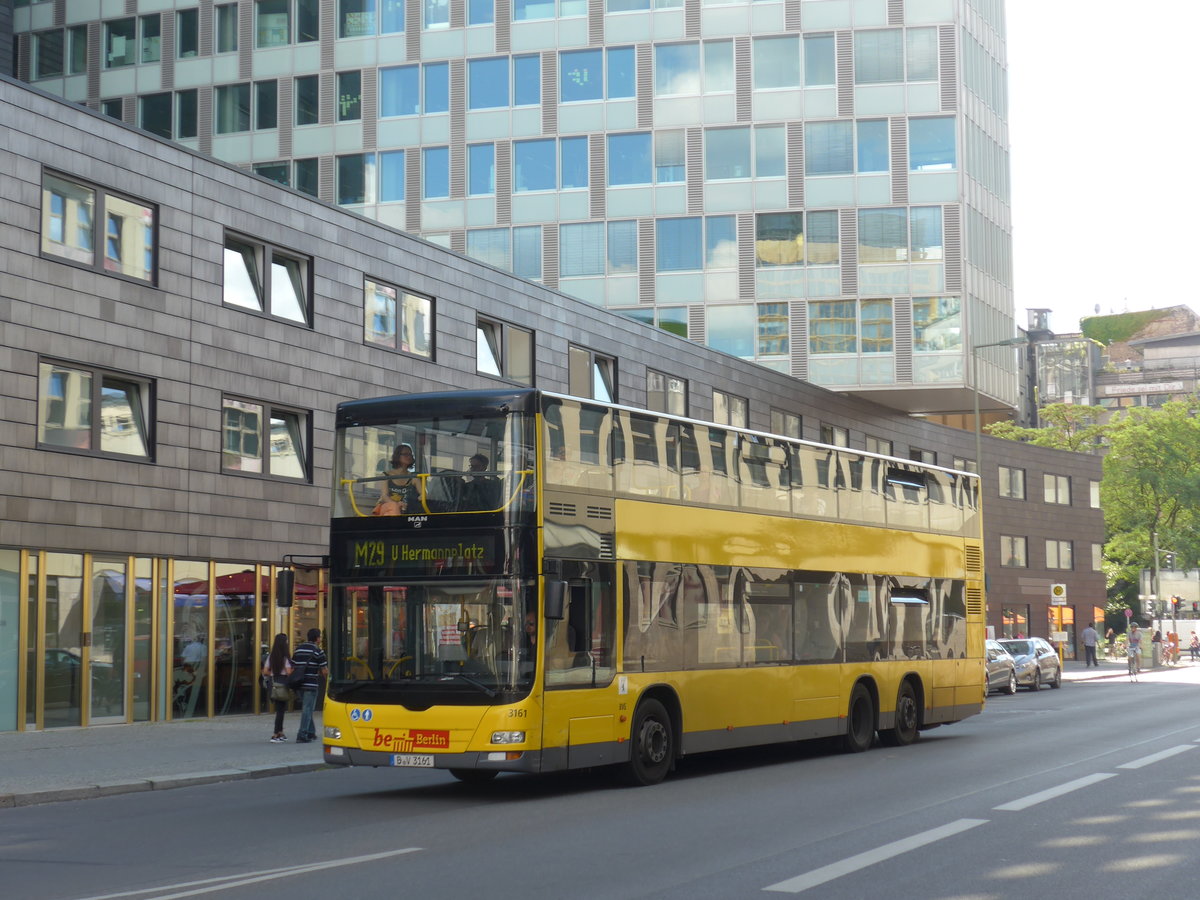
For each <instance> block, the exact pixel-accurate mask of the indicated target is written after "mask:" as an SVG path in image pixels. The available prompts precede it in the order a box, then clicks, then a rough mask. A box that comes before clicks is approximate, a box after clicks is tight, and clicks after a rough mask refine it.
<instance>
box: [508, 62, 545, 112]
mask: <svg viewBox="0 0 1200 900" xmlns="http://www.w3.org/2000/svg"><path fill="white" fill-rule="evenodd" d="M541 102H542V58H541V57H540V56H538V55H537V54H536V53H530V54H528V55H526V56H514V57H513V106H536V105H537V104H538V103H541Z"/></svg>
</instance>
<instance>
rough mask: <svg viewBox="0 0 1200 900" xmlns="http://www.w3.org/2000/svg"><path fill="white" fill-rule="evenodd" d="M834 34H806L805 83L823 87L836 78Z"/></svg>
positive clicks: (810, 85)
mask: <svg viewBox="0 0 1200 900" xmlns="http://www.w3.org/2000/svg"><path fill="white" fill-rule="evenodd" d="M834 58H835V54H834V44H833V35H832V34H813V35H806V36H805V38H804V85H805V87H821V86H825V85H832V84H834V82H835V80H836V67H835V65H834Z"/></svg>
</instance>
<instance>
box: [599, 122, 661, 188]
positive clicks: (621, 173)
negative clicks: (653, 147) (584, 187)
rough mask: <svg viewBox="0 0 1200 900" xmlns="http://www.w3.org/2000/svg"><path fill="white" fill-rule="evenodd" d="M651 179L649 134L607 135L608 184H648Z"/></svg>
mask: <svg viewBox="0 0 1200 900" xmlns="http://www.w3.org/2000/svg"><path fill="white" fill-rule="evenodd" d="M652 181H653V171H652V166H651V152H650V135H649V133H643V134H610V135H608V184H609V187H616V186H618V185H624V184H650V183H651V182H652Z"/></svg>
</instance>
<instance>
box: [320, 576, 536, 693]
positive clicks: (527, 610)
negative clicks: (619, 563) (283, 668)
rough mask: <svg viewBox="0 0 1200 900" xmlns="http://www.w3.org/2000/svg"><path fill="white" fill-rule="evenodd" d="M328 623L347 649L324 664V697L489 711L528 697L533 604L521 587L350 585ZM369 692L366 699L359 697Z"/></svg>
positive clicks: (509, 582) (492, 582) (472, 582)
mask: <svg viewBox="0 0 1200 900" xmlns="http://www.w3.org/2000/svg"><path fill="white" fill-rule="evenodd" d="M335 590H336V591H337V594H338V596H337V598H336V600H335V605H334V608H335V609H338V610H340V611H341V612H342V615H341V616H340V617H339V621H337V622H336V623H331V624H332V626H333V627H334V628H336V629H337V630H338V631H339V632H340V633H339V634H338V635H336V637H335V640H334V641H333V645H334V646H337V647H342V648H346V649H345V650H344V651H343V652H342V653H341V654H339V655H338V656H337V658H333V659H331V660H330V686H329V690H330V694H331V695H333V696H338V697H342V696H345V697H349V695H350V694H352V693H353V694H355V697H354V699H355V700H360V701H364V702H370V700H371V699H372V697H371V695H374V698H375V699H381V695H382V694H386V695H387V699H388V700H389V701H391V702H399V703H401V704H402V705H416V706H422V705H427V704H428V703H432V702H437V703H458V704H474V703H478V704H486V703H490V702H494V698H495V697H497V696H498V695H499V694H501V693H503V694H505V696H506V697H509V698H511V695H512V693H513V692H521V693H525V692H528V690H529V687H530V685H531V682H532V679H533V673H534V668H535V657H534V650H535V648H536V642H537V627H536V622H537V605H536V604H537V601H536V593H535V590H534V584H533V582H531V581H528V580H520V579H502V578H498V579H492V578H487V579H461V580H460V579H453V580H450V579H447V580H442V581H437V582H411V581H409V582H405V583H403V584H394V583H393V584H386V583H385V584H370V585H367V584H353V583H351V584H347V585H341V586H339V587H337V588H336V589H335ZM364 690H365V692H366V696H364V695H363V694H362V693H361V692H362V691H364Z"/></svg>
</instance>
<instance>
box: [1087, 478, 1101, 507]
mask: <svg viewBox="0 0 1200 900" xmlns="http://www.w3.org/2000/svg"><path fill="white" fill-rule="evenodd" d="M1088 505H1089V506H1091V508H1092V509H1099V508H1100V482H1098V481H1094V480H1091V481H1088Z"/></svg>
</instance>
